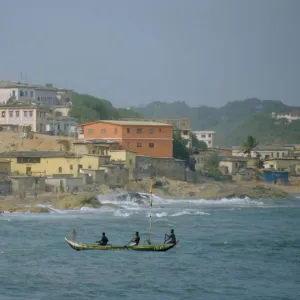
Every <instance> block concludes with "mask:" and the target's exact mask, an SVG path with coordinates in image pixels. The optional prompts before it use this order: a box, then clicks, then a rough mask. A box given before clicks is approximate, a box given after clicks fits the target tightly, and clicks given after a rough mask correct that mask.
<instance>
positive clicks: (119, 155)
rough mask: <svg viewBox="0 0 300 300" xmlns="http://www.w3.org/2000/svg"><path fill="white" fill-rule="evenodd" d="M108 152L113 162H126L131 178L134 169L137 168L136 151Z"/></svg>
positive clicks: (125, 165)
mask: <svg viewBox="0 0 300 300" xmlns="http://www.w3.org/2000/svg"><path fill="white" fill-rule="evenodd" d="M108 153H109V155H110V160H111V162H112V163H121V164H124V167H125V168H126V169H128V171H129V177H130V178H131V177H132V173H133V170H134V169H135V160H136V153H135V152H133V151H130V150H110V151H109V152H108Z"/></svg>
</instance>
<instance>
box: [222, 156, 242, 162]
mask: <svg viewBox="0 0 300 300" xmlns="http://www.w3.org/2000/svg"><path fill="white" fill-rule="evenodd" d="M221 161H230V162H236V161H237V162H240V161H242V162H245V161H247V158H246V157H243V156H231V157H222V158H220V162H221Z"/></svg>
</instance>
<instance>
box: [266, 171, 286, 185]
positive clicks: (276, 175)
mask: <svg viewBox="0 0 300 300" xmlns="http://www.w3.org/2000/svg"><path fill="white" fill-rule="evenodd" d="M288 176H289V173H288V172H276V171H275V172H272V171H264V182H267V183H274V184H288V183H289V180H288Z"/></svg>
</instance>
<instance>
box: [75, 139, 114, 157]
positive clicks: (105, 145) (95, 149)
mask: <svg viewBox="0 0 300 300" xmlns="http://www.w3.org/2000/svg"><path fill="white" fill-rule="evenodd" d="M117 149H120V143H119V142H117V141H110V140H105V139H97V140H83V141H76V142H74V143H73V149H72V151H73V152H74V153H75V154H77V155H85V154H93V155H105V156H106V155H109V154H108V151H109V150H117Z"/></svg>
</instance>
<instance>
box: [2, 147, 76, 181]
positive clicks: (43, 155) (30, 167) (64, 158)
mask: <svg viewBox="0 0 300 300" xmlns="http://www.w3.org/2000/svg"><path fill="white" fill-rule="evenodd" d="M80 158H81V157H79V156H76V155H75V154H71V153H66V152H61V151H15V152H2V153H0V159H5V160H9V161H10V168H11V173H12V175H27V176H49V175H54V174H67V175H72V176H74V177H77V175H78V169H79V163H80Z"/></svg>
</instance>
